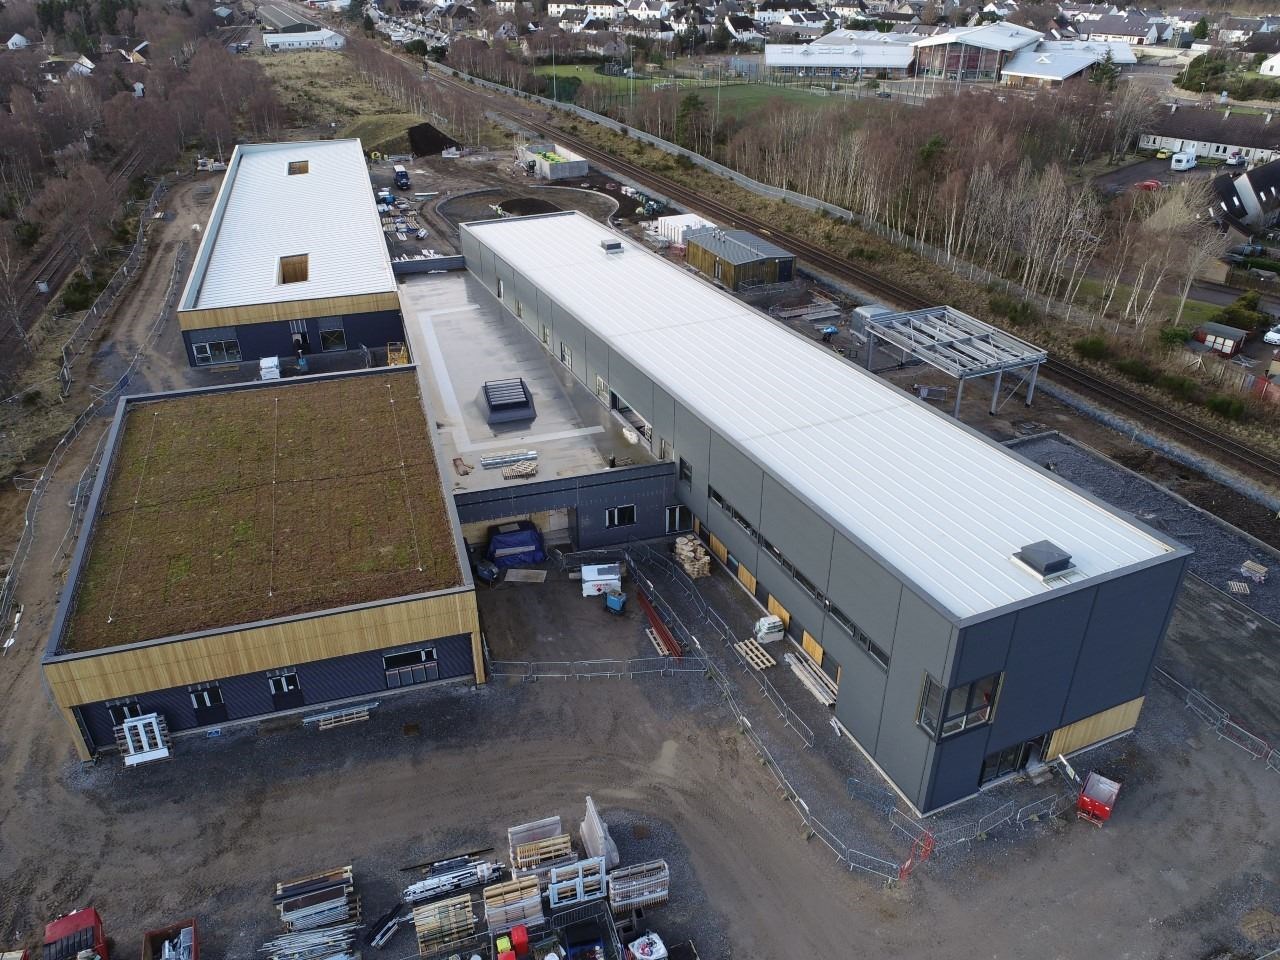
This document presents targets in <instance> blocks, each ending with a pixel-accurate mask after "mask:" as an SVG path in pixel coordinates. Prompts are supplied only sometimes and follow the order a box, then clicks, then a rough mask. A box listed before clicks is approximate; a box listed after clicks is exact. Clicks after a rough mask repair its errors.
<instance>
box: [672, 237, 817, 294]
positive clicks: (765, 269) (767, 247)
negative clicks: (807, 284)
mask: <svg viewBox="0 0 1280 960" xmlns="http://www.w3.org/2000/svg"><path fill="white" fill-rule="evenodd" d="M684 242H685V254H684V258H685V262H686V263H688V264H689V266H691V267H693V268H695V269H696V270H697V271H698V272H699V273H701V274H702V275H703V276H704V277H708V278H710V279H712V280H714V281H716V282H717V283H720V284H723V285H724V286H725V287H726V288H727V289H729V290H742V289H744V288H746V287H752V286H757V285H759V284H762V283H790V282H791V281H792V280H794V279H795V275H796V257H795V254H793V253H791V252H790V251H788V250H783V249H782V248H781V247H780V246H778V245H777V244H776V243H770V242H769V241H768V240H762V239H761V238H760V237H757V236H755V234H751V233H748V232H747V231H746V230H721V229H719V228H718V227H709V228H707V229H705V230H695V231H693V232H691V233H686V234H685V239H684Z"/></svg>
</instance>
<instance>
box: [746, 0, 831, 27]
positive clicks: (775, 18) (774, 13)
mask: <svg viewBox="0 0 1280 960" xmlns="http://www.w3.org/2000/svg"><path fill="white" fill-rule="evenodd" d="M816 10H817V8H816V7H815V6H814V5H813V4H812V3H810V2H809V0H763V2H762V3H758V4H756V15H755V19H756V22H757V23H760V24H763V25H765V26H767V25H769V24H771V23H781V22H782V20H783V18H784V17H786V16H787V15H788V14H793V13H813V12H815V11H816Z"/></svg>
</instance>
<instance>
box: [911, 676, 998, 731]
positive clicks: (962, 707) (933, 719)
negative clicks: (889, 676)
mask: <svg viewBox="0 0 1280 960" xmlns="http://www.w3.org/2000/svg"><path fill="white" fill-rule="evenodd" d="M1000 677H1001V674H998V673H994V674H992V675H991V676H989V677H983V678H982V679H981V680H974V681H973V682H972V683H966V684H963V685H961V686H959V687H954V688H953V689H952V690H951V691H949V692H948V693H947V694H946V696H945V698H944V696H943V690H942V686H941V685H940V684H939V683H938V682H937V681H936V680H934V679H933V677H931V676H929V674H927V673H926V674H925V689H924V693H923V694H922V695H921V697H920V715H919V721H920V725H921V726H923V727H924V728H925V729H926V730H928V731H929V732H930V733H931V734H934V735H935V736H941V737H949V736H951V735H952V734H953V733H959V732H960V731H961V730H967V729H969V728H970V727H976V726H981V725H982V724H984V723H990V722H991V717H992V715H993V714H994V712H995V703H996V695H997V694H998V693H999V691H1000Z"/></svg>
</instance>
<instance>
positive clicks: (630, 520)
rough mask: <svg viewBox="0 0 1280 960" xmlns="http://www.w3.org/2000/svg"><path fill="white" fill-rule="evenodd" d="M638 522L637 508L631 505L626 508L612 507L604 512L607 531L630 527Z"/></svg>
mask: <svg viewBox="0 0 1280 960" xmlns="http://www.w3.org/2000/svg"><path fill="white" fill-rule="evenodd" d="M635 522H636V506H635V504H634V503H629V504H627V505H626V506H625V507H610V508H609V509H608V510H606V511H605V512H604V525H605V528H606V529H609V528H612V527H630V526H632V525H633V524H634V523H635Z"/></svg>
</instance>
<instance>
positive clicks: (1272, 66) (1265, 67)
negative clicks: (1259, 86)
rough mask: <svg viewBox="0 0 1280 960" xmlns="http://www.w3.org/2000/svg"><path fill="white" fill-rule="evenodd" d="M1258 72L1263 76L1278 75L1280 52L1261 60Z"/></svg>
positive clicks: (1279, 73) (1279, 74)
mask: <svg viewBox="0 0 1280 960" xmlns="http://www.w3.org/2000/svg"><path fill="white" fill-rule="evenodd" d="M1258 72H1259V73H1260V74H1262V75H1263V76H1264V77H1280V53H1277V54H1274V55H1272V56H1270V57H1267V59H1265V60H1263V61H1262V64H1261V66H1259V67H1258Z"/></svg>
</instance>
